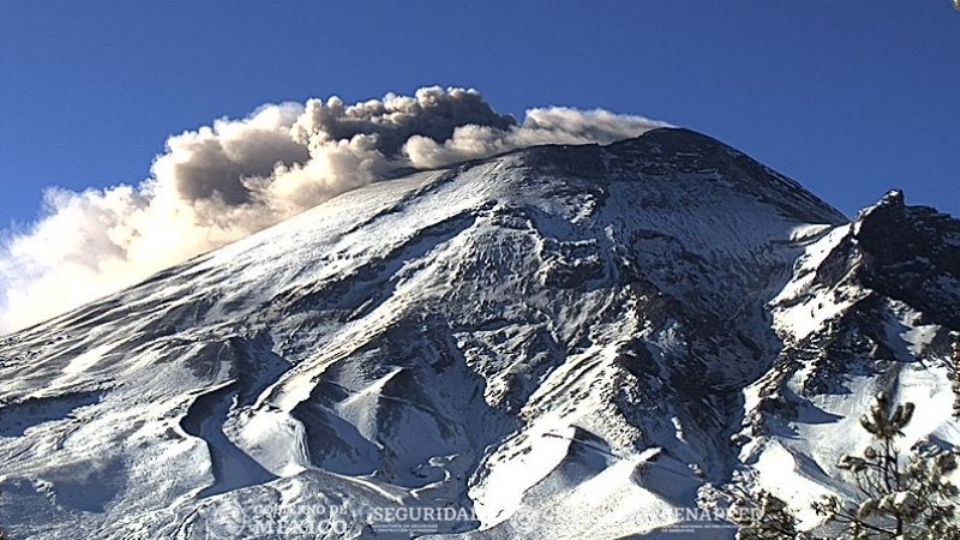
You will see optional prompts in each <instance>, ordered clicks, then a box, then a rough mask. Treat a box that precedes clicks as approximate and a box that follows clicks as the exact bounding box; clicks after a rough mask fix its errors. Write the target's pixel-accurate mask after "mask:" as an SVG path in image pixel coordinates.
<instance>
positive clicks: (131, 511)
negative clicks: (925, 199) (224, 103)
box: [0, 128, 960, 538]
mask: <svg viewBox="0 0 960 540" xmlns="http://www.w3.org/2000/svg"><path fill="white" fill-rule="evenodd" d="M958 279H960V222H958V221H956V220H954V219H952V218H950V217H949V216H945V215H942V214H938V213H936V212H935V211H934V210H932V209H928V208H916V207H909V206H906V205H905V203H904V201H903V197H902V195H901V194H899V193H891V194H890V195H888V196H886V197H885V198H884V199H883V200H881V201H880V202H879V203H878V204H877V205H875V206H873V207H871V208H869V209H867V210H865V211H863V212H861V213H860V214H859V215H858V216H857V217H856V218H855V219H854V220H853V221H852V222H851V221H849V220H848V219H847V218H846V217H845V216H843V215H842V214H841V213H839V212H838V211H836V210H835V209H833V208H831V207H830V206H829V205H827V204H826V203H824V202H823V201H821V200H820V199H818V198H817V197H815V196H814V195H812V194H811V193H809V192H807V191H806V190H804V189H803V188H802V187H801V186H799V185H798V184H797V183H795V182H793V181H792V180H789V179H787V178H785V177H784V176H782V175H780V174H778V173H776V172H774V171H772V170H770V169H768V168H767V167H765V166H763V165H761V164H759V163H757V162H756V161H754V160H752V159H750V158H749V157H747V156H746V155H744V154H742V153H740V152H738V151H736V150H734V149H732V148H730V147H728V146H725V145H723V144H721V143H719V142H717V141H715V140H713V139H711V138H709V137H706V136H704V135H700V134H698V133H695V132H692V131H688V130H683V129H672V128H660V129H655V130H652V131H649V132H647V133H645V134H644V135H643V136H641V137H639V138H636V139H630V140H625V141H622V142H618V143H614V144H611V145H606V146H598V145H585V146H541V147H533V148H528V149H524V150H518V151H514V152H511V153H508V154H504V155H501V156H498V157H494V158H490V159H485V160H480V161H475V162H468V163H462V164H459V165H456V166H452V167H448V168H443V169H438V170H431V171H415V172H413V173H411V174H406V175H401V176H398V177H396V178H394V179H391V180H385V181H381V182H378V183H375V184H372V185H369V186H367V187H364V188H360V189H357V190H355V191H351V192H348V193H346V194H344V195H341V196H339V197H337V198H334V199H332V200H330V201H327V202H325V203H323V204H321V205H319V206H317V207H315V208H313V209H312V210H309V211H307V212H305V213H303V214H300V215H298V216H296V217H294V218H292V219H290V220H288V221H286V222H283V223H281V224H279V225H277V226H275V227H272V228H270V229H267V230H265V231H262V232H260V233H257V234H255V235H253V236H251V237H249V238H246V239H244V240H242V241H239V242H237V243H235V244H232V245H229V246H227V247H225V248H222V249H219V250H217V251H214V252H211V253H208V254H206V255H203V256H200V257H198V258H195V259H193V260H190V261H188V262H186V263H184V264H181V265H179V266H177V267H174V268H170V269H169V270H166V271H164V272H161V273H160V274H157V275H155V276H153V277H152V278H151V279H149V280H148V281H146V282H143V283H141V284H139V285H137V286H135V287H133V288H130V289H128V290H125V291H123V292H121V293H118V294H115V295H112V296H109V297H107V298H104V299H102V300H99V301H97V302H94V303H92V304H89V305H87V306H85V307H82V308H80V309H78V310H75V311H73V312H71V313H68V314H66V315H63V316H61V317H58V318H56V319H54V320H51V321H49V322H46V323H44V324H41V325H39V326H35V327H33V328H30V329H27V330H25V331H22V332H20V333H17V334H14V335H10V336H7V337H5V338H2V341H0V465H2V468H0V526H2V527H5V528H7V529H8V530H9V531H10V532H11V533H13V534H14V536H36V537H42V538H77V537H98V538H133V537H176V538H210V537H213V538H218V537H236V536H240V537H243V536H265V537H269V536H270V535H271V534H273V535H278V534H294V533H296V534H299V533H306V534H308V535H312V536H318V537H322V536H324V535H328V536H331V537H340V536H347V537H350V536H354V537H356V536H362V537H366V536H371V537H373V536H377V537H382V536H384V535H386V536H387V537H389V536H390V535H391V534H397V535H401V536H403V537H409V535H410V534H411V533H414V534H438V535H443V534H453V533H461V534H465V535H467V536H470V537H476V538H513V537H521V536H522V537H531V538H533V537H544V538H575V537H578V536H582V535H586V534H588V533H589V534H590V535H591V536H593V537H598V538H618V537H622V536H626V535H631V534H642V533H648V532H655V531H658V530H662V529H663V528H666V527H671V526H675V525H676V524H677V523H678V522H682V521H683V517H682V512H679V511H682V510H684V509H690V508H696V504H697V503H696V501H697V492H698V490H699V489H700V488H701V487H702V486H703V485H704V484H706V483H714V484H717V483H724V482H728V481H730V478H731V475H732V473H733V472H734V471H738V470H751V471H755V472H756V474H757V477H758V478H759V481H760V482H761V484H762V485H764V487H766V488H767V489H769V490H770V491H772V492H774V493H775V494H778V495H779V496H781V497H782V498H784V499H785V500H787V501H788V502H789V503H790V504H791V511H792V512H794V513H795V514H796V515H797V516H798V517H799V518H800V519H802V520H804V521H803V524H804V526H805V527H808V528H809V527H814V526H816V525H817V522H816V516H813V515H811V512H809V511H808V510H807V508H808V507H809V503H810V501H811V500H812V499H813V498H815V497H819V496H820V495H822V494H827V493H841V494H842V493H844V490H850V489H853V488H851V487H850V486H848V485H846V484H844V483H843V482H842V481H841V480H840V476H839V474H838V469H837V468H836V463H837V460H838V458H839V456H841V455H843V454H846V453H851V452H852V451H856V450H859V449H861V448H862V446H864V445H865V444H866V441H865V440H862V439H858V438H856V437H855V436H854V435H853V434H854V432H855V431H856V429H857V428H856V427H855V426H856V425H857V421H858V418H859V415H860V414H862V413H863V412H864V411H865V408H866V405H867V403H868V401H869V397H870V396H872V395H873V394H874V393H875V392H876V391H878V390H887V391H890V392H891V394H892V395H893V396H895V397H896V398H897V399H901V400H902V399H910V400H913V401H917V402H918V416H922V417H923V421H922V422H917V423H916V425H911V428H912V429H913V431H911V432H910V433H908V434H907V437H908V439H909V441H910V442H913V441H917V440H920V439H922V438H928V437H932V438H935V439H937V440H940V441H944V442H947V443H950V444H956V443H958V442H960V431H958V428H960V423H958V422H957V420H956V418H955V417H954V412H953V411H954V408H953V403H954V402H955V400H956V399H957V397H956V394H955V393H954V391H953V390H952V388H951V380H952V378H953V377H954V376H955V374H954V366H953V364H952V363H951V362H950V352H951V347H952V346H953V343H954V342H955V341H956V338H957V334H956V332H957V331H958V330H960V319H958V318H957V317H958V316H957V313H960V309H958V308H960V283H958ZM444 509H450V510H454V511H455V512H454V513H456V514H457V515H456V516H453V514H450V515H449V516H448V515H447V513H445V512H443V511H442V510H444ZM399 510H403V511H404V512H398V511H399ZM415 510H416V511H418V512H419V513H417V516H419V517H414V511H415ZM428 512H429V513H428ZM388 515H389V516H393V518H396V519H387V517H386V516H388ZM441 515H442V516H444V517H442V518H441V517H440V516H441ZM290 516H308V517H309V516H312V518H316V519H309V520H307V521H308V523H312V524H313V526H314V527H315V528H314V529H311V530H301V531H299V532H298V531H294V532H293V533H291V532H290V530H281V528H282V527H284V526H289V527H292V526H294V525H296V524H295V523H292V521H290V520H291V518H290ZM371 516H372V517H371ZM398 516H399V517H398ZM427 516H430V517H429V518H428V517H427ZM678 516H679V517H678ZM318 523H320V524H322V525H323V526H319V525H318ZM299 525H301V526H302V525H303V523H299ZM401 525H403V526H405V527H408V528H407V529H404V528H402V527H400V526H401ZM412 525H419V526H421V527H422V530H412V529H411V528H409V527H410V526H412ZM428 526H429V527H428ZM278 527H279V528H278ZM324 527H326V528H324ZM711 534H717V535H719V536H721V537H723V535H727V536H729V534H730V529H726V530H723V529H718V530H716V531H713V532H711Z"/></svg>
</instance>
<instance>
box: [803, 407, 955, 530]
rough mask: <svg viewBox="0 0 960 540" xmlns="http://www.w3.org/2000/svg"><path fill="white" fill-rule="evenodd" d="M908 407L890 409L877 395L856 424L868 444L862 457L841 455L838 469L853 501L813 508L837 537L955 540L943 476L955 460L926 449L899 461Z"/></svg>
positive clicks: (834, 500) (950, 489)
mask: <svg viewBox="0 0 960 540" xmlns="http://www.w3.org/2000/svg"><path fill="white" fill-rule="evenodd" d="M913 411H914V405H913V404H912V403H906V404H903V405H897V406H896V407H893V408H891V407H890V402H889V399H888V398H887V396H886V394H884V393H881V394H879V395H878V396H877V398H876V403H875V404H874V405H873V407H872V408H871V409H870V412H869V414H867V415H865V416H864V417H863V418H861V420H860V424H861V425H862V426H863V428H864V429H866V430H867V431H868V432H869V433H870V434H871V435H873V438H874V442H873V443H872V444H871V445H870V446H869V447H868V448H867V449H866V450H864V451H863V456H862V457H861V456H846V457H844V458H843V460H842V461H841V462H840V464H839V466H840V468H841V469H844V470H846V471H849V474H850V475H851V476H852V477H853V479H854V481H855V482H856V486H857V491H858V495H857V499H856V500H855V501H843V500H841V499H840V498H838V497H836V496H833V497H827V498H825V499H824V500H822V501H820V502H817V503H815V504H814V509H815V510H816V511H817V513H819V514H821V515H823V516H826V517H827V523H828V524H833V525H839V526H840V528H841V530H842V537H843V538H855V539H861V538H870V539H879V540H883V539H887V538H889V539H897V540H899V539H906V538H910V539H930V540H934V539H937V540H940V539H960V529H958V527H957V525H956V524H955V519H954V514H955V508H954V504H953V499H954V497H955V496H956V495H957V488H956V487H955V486H954V485H953V484H951V483H950V482H949V481H948V479H947V477H948V476H949V475H950V474H951V473H952V472H953V471H955V470H956V469H957V456H956V453H955V452H953V451H943V450H940V449H937V448H933V447H931V446H926V447H918V448H915V449H914V450H915V452H913V453H912V454H909V455H906V456H903V455H901V453H900V449H899V448H898V447H897V444H896V441H897V439H898V438H900V437H902V436H903V428H904V427H906V426H907V424H909V423H910V420H911V419H912V418H913Z"/></svg>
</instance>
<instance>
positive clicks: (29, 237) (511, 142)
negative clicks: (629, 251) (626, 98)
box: [0, 87, 667, 332]
mask: <svg viewBox="0 0 960 540" xmlns="http://www.w3.org/2000/svg"><path fill="white" fill-rule="evenodd" d="M665 125H667V124H665V123H662V122H657V121H653V120H649V119H646V118H642V117H638V116H625V115H617V114H613V113H610V112H607V111H603V110H593V111H582V110H577V109H571V108H562V107H551V108H542V109H530V110H528V111H527V112H526V117H525V118H524V120H523V121H522V122H519V123H518V122H517V121H516V120H515V119H514V118H513V117H512V116H509V115H503V114H499V113H497V112H496V111H495V110H493V108H491V106H490V105H489V104H488V103H487V102H486V101H485V100H484V98H483V96H482V95H481V94H480V93H479V92H477V91H475V90H466V89H462V88H448V89H443V88H440V87H430V88H421V89H420V90H418V91H417V92H416V93H415V95H414V96H397V95H393V94H388V95H386V96H385V97H384V98H383V99H379V100H370V101H366V102H361V103H356V104H353V105H347V104H345V103H344V102H343V100H341V99H340V98H338V97H330V98H328V99H326V100H320V99H312V100H309V101H307V103H306V104H298V103H283V104H279V105H276V104H268V105H264V106H262V107H260V108H258V109H257V110H256V111H254V112H253V113H252V114H250V115H249V116H248V117H246V118H244V119H241V120H230V119H221V120H217V121H215V122H213V124H212V125H211V126H205V127H202V128H200V129H198V130H196V131H187V132H184V133H181V134H179V135H174V136H171V137H170V138H169V139H168V140H167V143H166V149H165V152H164V153H163V154H162V155H160V156H158V157H157V158H156V159H155V161H154V163H153V166H152V167H151V175H150V177H149V178H148V179H146V180H144V181H143V182H142V183H140V184H139V185H138V186H127V185H118V186H115V187H110V188H106V189H91V190H87V191H84V192H80V193H77V192H72V191H67V190H63V189H57V188H52V189H49V190H47V192H46V193H45V200H44V209H43V213H42V217H41V219H40V220H38V221H37V222H36V223H35V224H33V226H32V227H30V229H29V230H27V231H26V232H25V233H21V234H12V235H11V234H8V235H7V238H6V239H5V240H4V241H3V244H2V247H0V332H9V331H13V330H16V329H20V328H23V327H25V326H28V325H30V324H33V323H36V322H40V321H42V320H44V319H47V318H49V317H51V316H54V315H57V314H59V313H62V312H64V311H67V310H69V309H71V308H74V307H77V306H80V305H82V304H84V303H86V302H89V301H91V300H94V299H96V298H98V297H100V296H103V295H105V294H109V293H111V292H114V291H117V290H120V289H122V288H124V287H127V286H130V285H133V284H135V283H137V282H138V281H141V280H143V279H144V278H146V277H148V276H149V275H150V274H152V273H154V272H157V271H159V270H162V269H163V268H166V267H168V266H170V265H173V264H176V263H178V262H181V261H183V260H185V259H187V258H189V257H192V256H194V255H197V254H199V253H203V252H205V251H208V250H210V249H213V248H216V247H219V246H222V245H224V244H227V243H229V242H233V241H235V240H238V239H241V238H243V237H245V236H247V235H249V234H251V233H254V232H256V231H259V230H261V229H264V228H266V227H269V226H270V225H273V224H275V223H277V222H279V221H282V220H284V219H287V218H289V217H291V216H293V215H296V214H298V213H300V212H303V211H304V210H307V209H309V208H311V207H313V206H316V205H317V204H320V203H322V202H324V201H326V200H328V199H331V198H333V197H335V196H337V195H339V194H341V193H344V192H346V191H350V190H353V189H356V188H358V187H361V186H364V185H367V184H369V183H371V182H376V181H377V180H379V179H382V178H383V177H384V175H386V174H387V173H389V172H390V171H392V170H394V169H396V168H398V167H413V168H432V167H441V166H444V165H448V164H451V163H456V162H459V161H464V160H468V159H476V158H482V157H487V156H491V155H495V154H498V153H502V152H505V151H509V150H513V149H516V148H522V147H527V146H533V145H538V144H551V143H553V144H584V143H610V142H614V141H617V140H622V139H626V138H630V137H636V136H638V135H640V134H642V133H643V132H645V131H648V130H650V129H653V128H655V127H661V126H665Z"/></svg>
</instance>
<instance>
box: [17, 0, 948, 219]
mask: <svg viewBox="0 0 960 540" xmlns="http://www.w3.org/2000/svg"><path fill="white" fill-rule="evenodd" d="M432 84H440V85H443V86H448V85H454V86H469V87H475V88H477V89H479V90H481V91H482V92H483V93H484V95H485V96H486V98H487V99H488V100H489V101H490V102H491V103H492V104H493V105H494V107H495V108H497V109H498V110H500V111H504V112H509V113H513V114H514V115H517V116H518V117H520V116H522V112H523V111H524V110H525V109H526V108H528V107H532V106H543V105H571V106H576V107H580V108H592V107H603V108H607V109H610V110H613V111H616V112H623V113H634V114H642V115H646V116H650V117H652V118H657V119H663V120H667V121H670V122H672V123H675V124H679V125H683V126H687V127H691V128H693V129H697V130H699V131H702V132H705V133H707V134H710V135H712V136H715V137H717V138H719V139H721V140H723V141H725V142H727V143H729V144H732V145H733V146H736V147H738V148H740V149H741V150H744V151H745V152H747V153H749V154H751V155H752V156H754V157H755V158H757V159H759V160H760V161H763V162H765V163H767V164H768V165H770V166H772V167H773V168H775V169H778V170H780V171H781V172H784V173H785V174H787V175H789V176H792V177H793V178H795V179H797V180H799V181H800V182H802V183H803V184H804V185H805V186H807V187H808V188H809V189H811V190H812V191H814V192H815V193H817V194H818V195H820V196H821V197H822V198H824V199H825V200H827V201H828V202H830V203H832V204H834V205H835V206H837V207H838V208H840V209H841V210H843V211H844V212H846V213H848V214H851V213H853V212H854V211H855V210H856V209H857V208H859V207H861V206H864V205H867V204H870V203H872V202H873V201H874V200H876V199H877V198H879V197H880V196H881V195H882V194H883V193H884V191H886V190H887V189H888V188H892V187H901V188H904V189H905V190H906V192H907V198H908V201H909V202H911V203H914V204H932V205H935V206H937V207H939V208H940V209H942V210H944V211H948V212H951V213H952V214H954V215H960V190H958V189H957V185H958V181H960V152H958V141H960V12H958V11H955V10H954V9H953V8H952V5H951V2H950V1H949V0H911V1H909V2H905V1H892V0H891V1H870V2H868V1H854V0H845V1H843V2H828V1H809V0H808V1H803V2H792V1H776V2H770V1H736V2H704V1H702V0H701V1H692V0H689V1H688V0H670V1H652V0H647V1H638V2H565V1H555V0H554V1H549V2H547V1H543V2H522V1H513V2H483V3H476V5H467V3H465V2H427V1H421V2H413V3H400V2H337V3H328V2H286V1H277V0H272V1H270V2H266V1H262V2H256V1H248V2H235V1H230V2H227V1H208V2H183V1H170V0H165V1H163V2H149V3H148V2H128V1H110V2H106V1H90V2H74V1H71V2H65V1H53V0H43V1H24V0H5V1H3V2H0V186H2V189H3V199H2V200H3V204H2V205H0V226H2V227H8V226H10V225H11V224H12V223H13V222H15V221H16V222H19V223H21V224H22V223H24V222H27V221H29V220H31V219H32V218H34V217H35V216H36V215H37V212H38V210H39V208H40V200H41V193H42V190H43V189H44V188H45V187H47V186H63V187H68V188H72V189H83V188H86V187H96V186H107V185H112V184H116V183H120V182H126V183H136V182H138V181H139V180H141V179H143V178H145V177H146V176H147V174H148V170H149V166H150V163H151V161H152V159H153V157H154V156H155V155H156V154H157V153H159V152H161V151H162V149H163V142H164V140H165V138H166V136H167V135H168V134H171V133H177V132H181V131H183V130H185V129H192V128H196V127H198V126H200V125H202V124H207V123H209V122H210V121H211V120H212V119H214V118H217V117H221V116H231V117H241V116H244V115H245V114H247V113H248V112H250V111H251V110H253V109H254V108H255V107H257V106H258V105H260V104H261V103H264V102H278V101H284V100H297V101H303V100H305V99H306V98H308V97H324V96H329V95H331V94H337V95H340V96H341V97H343V98H344V99H345V100H346V101H348V102H352V101H355V100H358V99H365V98H372V97H380V96H382V95H383V94H384V93H386V92H387V91H393V92H397V93H410V92H412V91H413V90H415V89H416V88H418V87H420V86H424V85H432Z"/></svg>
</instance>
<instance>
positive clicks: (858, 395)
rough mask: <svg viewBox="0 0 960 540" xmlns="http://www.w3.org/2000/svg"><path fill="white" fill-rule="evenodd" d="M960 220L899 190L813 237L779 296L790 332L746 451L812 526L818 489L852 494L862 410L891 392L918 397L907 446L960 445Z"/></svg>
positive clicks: (746, 436)
mask: <svg viewBox="0 0 960 540" xmlns="http://www.w3.org/2000/svg"><path fill="white" fill-rule="evenodd" d="M958 295H960V221H957V220H955V219H952V218H950V217H949V216H946V215H943V214H939V213H937V212H936V211H935V210H933V209H931V208H925V207H908V206H906V205H905V204H904V200H903V195H902V193H900V192H896V191H894V192H890V193H889V194H887V195H886V196H885V197H884V198H883V199H882V200H881V201H880V202H879V203H877V204H876V205H874V206H872V207H870V208H867V209H866V210H864V211H862V212H861V213H860V215H859V216H857V219H856V220H854V222H853V223H851V224H849V225H844V226H841V227H837V228H835V229H832V230H830V231H829V232H828V233H827V234H825V235H821V236H819V237H817V238H816V239H814V241H812V242H811V243H810V244H809V247H808V248H807V251H806V253H805V254H804V255H803V256H801V258H800V259H799V260H798V263H797V267H796V273H795V276H794V279H793V280H792V281H791V282H790V283H789V284H788V286H787V287H785V288H784V290H783V292H782V293H781V294H780V295H778V297H777V298H776V299H775V300H774V301H773V302H772V307H773V313H774V327H775V328H776V329H777V332H778V334H779V335H780V337H781V339H782V340H783V341H784V347H783V349H782V350H781V351H780V354H779V355H778V358H777V361H776V363H775V365H774V367H773V368H772V369H771V370H770V371H769V372H768V373H766V374H765V375H764V376H763V377H761V378H760V379H759V380H758V381H757V382H756V383H754V384H753V385H751V386H750V387H748V388H747V390H746V393H745V394H746V396H747V399H746V405H745V410H747V411H748V415H747V420H746V422H745V423H744V429H743V431H742V432H741V437H740V439H739V440H740V442H742V443H744V444H743V447H742V452H741V459H742V460H743V462H744V463H745V464H747V465H749V466H750V467H753V468H756V469H757V470H759V471H760V472H761V483H763V484H765V485H766V487H767V488H768V489H770V490H771V491H773V492H774V493H776V494H779V495H780V496H782V497H783V498H785V499H786V500H789V501H790V502H791V504H792V506H793V507H794V509H795V510H796V512H797V513H798V515H800V516H801V517H804V518H806V520H807V525H808V526H813V525H815V524H816V523H817V520H816V517H815V516H814V515H813V514H812V512H811V511H810V510H809V503H810V502H811V501H812V500H813V499H814V498H816V497H819V496H820V495H824V494H827V493H830V492H833V493H838V494H840V495H843V496H848V495H850V494H851V492H852V490H851V488H850V487H849V486H845V485H843V484H841V483H838V482H837V481H836V480H835V479H836V478H838V477H839V476H840V475H839V471H838V469H837V466H836V465H837V463H838V461H839V459H840V458H841V457H842V456H843V455H846V454H860V453H861V452H862V451H863V449H864V448H865V447H866V445H867V444H868V443H869V441H868V440H866V439H867V438H866V435H867V434H866V432H865V431H864V430H863V429H862V428H861V427H860V425H859V418H860V416H861V415H862V414H864V412H865V411H867V410H868V408H869V406H870V404H871V402H872V400H873V398H874V396H875V395H876V394H877V392H879V391H885V392H886V393H888V394H889V395H891V396H892V397H893V398H894V399H897V400H899V401H911V402H914V403H915V404H916V405H917V408H918V413H917V415H916V417H915V420H914V421H913V422H912V423H911V424H910V425H909V426H908V430H907V432H906V436H905V440H904V441H903V446H904V447H905V448H908V447H910V446H913V445H914V444H916V443H925V444H934V445H938V446H944V445H947V446H957V445H958V444H960V423H958V420H957V419H958V416H960V415H958V413H957V411H958V410H960V408H958V407H957V406H956V403H957V399H958V393H957V392H956V388H955V386H954V383H953V382H952V381H955V380H956V377H957V373H956V368H957V366H956V365H955V363H954V362H955V361H954V360H953V359H952V358H953V356H952V355H953V348H954V347H955V346H956V345H957V344H958V331H960V319H958V313H960V310H958V308H960V296H958Z"/></svg>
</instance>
